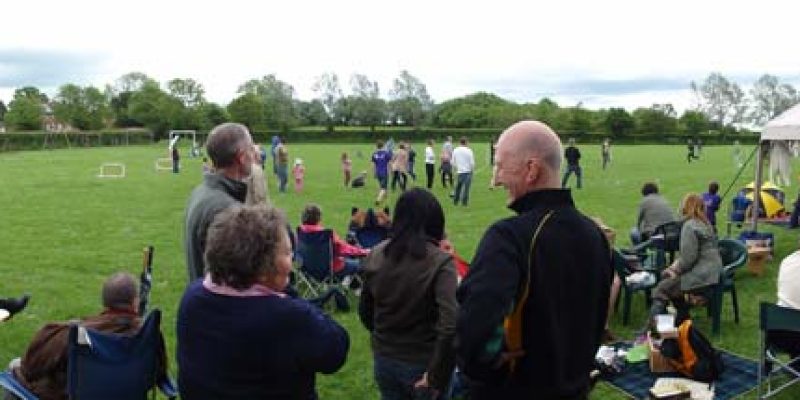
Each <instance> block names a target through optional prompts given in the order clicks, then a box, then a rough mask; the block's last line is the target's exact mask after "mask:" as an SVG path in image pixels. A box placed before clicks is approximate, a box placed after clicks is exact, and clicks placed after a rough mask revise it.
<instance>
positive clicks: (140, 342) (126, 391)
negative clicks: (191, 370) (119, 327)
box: [67, 309, 178, 400]
mask: <svg viewBox="0 0 800 400" xmlns="http://www.w3.org/2000/svg"><path fill="white" fill-rule="evenodd" d="M163 349H164V339H163V338H162V336H161V311H160V310H158V309H154V310H153V311H151V312H150V314H149V315H148V316H147V318H146V319H145V321H144V323H143V324H142V327H141V329H139V332H137V333H136V335H134V336H123V335H115V334H108V333H103V332H98V331H94V330H90V329H86V328H83V327H81V326H78V325H75V326H73V327H72V328H71V329H70V332H69V349H68V354H69V362H68V367H67V393H68V394H69V397H70V398H72V399H81V400H84V399H86V400H88V399H98V400H99V399H120V400H124V399H130V400H134V399H137V400H139V399H146V398H147V393H148V392H149V391H151V390H152V396H153V398H155V388H156V387H158V389H160V390H161V391H162V392H163V393H164V395H165V396H167V397H169V398H171V399H174V398H176V397H177V395H178V391H177V389H176V388H175V385H174V384H173V383H172V381H171V380H170V379H169V377H168V376H166V375H163V376H159V370H160V367H161V365H160V364H161V363H162V362H163V361H162V360H161V354H165V352H164V350H163Z"/></svg>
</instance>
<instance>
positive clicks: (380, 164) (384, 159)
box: [372, 140, 392, 205]
mask: <svg viewBox="0 0 800 400" xmlns="http://www.w3.org/2000/svg"><path fill="white" fill-rule="evenodd" d="M375 147H376V150H375V152H374V153H372V163H373V164H375V179H377V180H378V186H379V187H380V190H378V197H377V198H376V199H375V205H379V204H380V203H382V202H383V200H384V199H386V186H387V183H388V181H389V162H390V161H391V160H392V153H391V152H390V151H388V150H385V149H384V145H383V141H380V140H378V142H377V143H375Z"/></svg>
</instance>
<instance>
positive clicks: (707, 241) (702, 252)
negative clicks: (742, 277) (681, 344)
mask: <svg viewBox="0 0 800 400" xmlns="http://www.w3.org/2000/svg"><path fill="white" fill-rule="evenodd" d="M681 215H682V217H683V218H684V219H685V222H684V223H683V227H682V228H681V239H680V256H679V257H678V259H677V260H675V262H674V263H673V264H672V265H670V266H669V267H667V268H666V269H664V271H663V272H662V273H661V277H662V280H661V282H659V283H658V285H657V286H656V287H655V289H654V291H653V305H652V307H651V308H650V318H651V320H652V318H653V317H654V316H655V315H658V314H663V313H664V312H666V307H667V303H668V302H670V301H671V302H672V303H673V304H674V305H675V308H676V309H677V310H678V315H677V322H678V323H680V322H681V321H683V320H684V319H686V318H688V304H687V303H686V301H685V300H684V295H685V294H692V293H697V292H698V291H699V290H701V289H703V288H706V287H708V286H711V285H714V284H716V283H717V282H719V273H720V270H721V269H722V258H720V255H719V246H718V245H717V237H716V235H715V234H714V228H713V227H712V226H711V224H709V222H708V218H707V217H706V212H705V204H704V203H703V198H702V197H700V196H699V195H697V194H695V193H691V194H688V195H686V197H684V199H683V202H682V206H681Z"/></svg>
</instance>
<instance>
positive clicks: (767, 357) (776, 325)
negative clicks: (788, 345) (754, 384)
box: [758, 302, 800, 399]
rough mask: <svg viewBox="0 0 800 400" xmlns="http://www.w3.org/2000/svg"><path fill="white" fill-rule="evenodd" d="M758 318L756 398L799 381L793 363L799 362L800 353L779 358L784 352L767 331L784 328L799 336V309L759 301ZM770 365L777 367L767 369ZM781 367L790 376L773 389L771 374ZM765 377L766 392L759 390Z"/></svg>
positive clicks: (799, 374)
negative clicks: (786, 359)
mask: <svg viewBox="0 0 800 400" xmlns="http://www.w3.org/2000/svg"><path fill="white" fill-rule="evenodd" d="M759 321H760V322H759V327H760V329H761V341H760V344H761V346H760V347H761V351H760V352H759V367H758V398H759V399H766V398H769V397H772V396H774V395H775V394H777V393H779V392H781V391H783V389H786V388H787V387H789V386H791V385H793V384H795V383H797V382H800V369H798V368H797V367H796V365H797V364H800V357H797V358H794V359H792V360H789V361H787V362H783V361H781V360H780V358H778V356H777V354H778V353H785V352H786V351H785V350H784V349H781V348H779V347H778V346H776V345H775V344H774V343H770V341H769V333H770V332H786V333H793V334H796V335H798V336H800V310H795V309H791V308H787V307H781V306H778V305H775V304H770V303H764V302H762V303H761V305H760V315H759ZM792 364H795V365H792ZM771 366H777V368H769V370H767V368H768V367H771ZM781 371H783V372H785V374H786V375H788V376H789V377H790V378H791V379H789V381H788V382H785V383H784V384H782V385H781V386H779V387H778V388H777V389H775V390H773V389H772V377H773V376H774V375H776V374H778V373H780V372H781ZM765 381H766V384H767V390H766V392H764V391H763V390H762V389H763V384H764V382H765Z"/></svg>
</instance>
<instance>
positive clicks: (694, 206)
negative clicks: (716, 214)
mask: <svg viewBox="0 0 800 400" xmlns="http://www.w3.org/2000/svg"><path fill="white" fill-rule="evenodd" d="M681 215H683V216H685V217H688V218H692V219H699V220H700V221H703V222H705V223H706V224H708V217H706V204H705V203H704V202H703V198H702V197H700V195H698V194H697V193H689V194H687V195H686V197H684V198H683V201H682V202H681Z"/></svg>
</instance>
